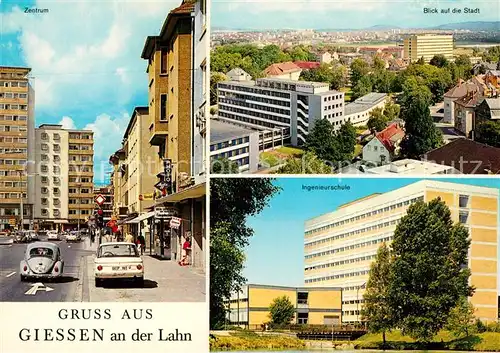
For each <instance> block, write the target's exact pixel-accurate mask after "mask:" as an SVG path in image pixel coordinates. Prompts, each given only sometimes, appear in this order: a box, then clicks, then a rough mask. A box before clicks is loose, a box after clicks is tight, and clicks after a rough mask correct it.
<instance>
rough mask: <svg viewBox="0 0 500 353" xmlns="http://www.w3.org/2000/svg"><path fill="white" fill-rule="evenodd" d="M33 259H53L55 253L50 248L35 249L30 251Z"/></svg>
mask: <svg viewBox="0 0 500 353" xmlns="http://www.w3.org/2000/svg"><path fill="white" fill-rule="evenodd" d="M32 257H48V258H50V259H52V258H53V257H54V251H53V250H52V249H49V248H33V249H31V250H30V258H32Z"/></svg>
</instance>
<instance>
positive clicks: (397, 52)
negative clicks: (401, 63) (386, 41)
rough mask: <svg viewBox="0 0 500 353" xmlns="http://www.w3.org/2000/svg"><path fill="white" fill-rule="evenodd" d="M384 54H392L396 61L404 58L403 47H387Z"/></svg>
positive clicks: (383, 50) (383, 51)
mask: <svg viewBox="0 0 500 353" xmlns="http://www.w3.org/2000/svg"><path fill="white" fill-rule="evenodd" d="M382 53H387V54H391V55H392V56H393V57H394V58H396V59H402V58H403V57H404V48H403V47H387V48H383V49H382Z"/></svg>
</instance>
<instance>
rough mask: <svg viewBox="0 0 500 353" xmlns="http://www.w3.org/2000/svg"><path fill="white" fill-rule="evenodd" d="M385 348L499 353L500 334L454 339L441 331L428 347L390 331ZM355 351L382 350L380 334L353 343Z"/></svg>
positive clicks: (399, 333) (451, 335)
mask: <svg viewBox="0 0 500 353" xmlns="http://www.w3.org/2000/svg"><path fill="white" fill-rule="evenodd" d="M386 341H387V348H389V349H397V350H406V349H416V350H421V349H438V350H441V349H446V350H470V351H489V352H500V333H499V332H484V333H478V334H475V335H471V336H469V337H462V338H456V337H455V336H453V334H452V333H451V332H448V331H441V332H439V333H438V334H437V335H436V337H434V340H433V342H431V343H429V344H428V345H424V344H423V343H419V342H415V340H413V339H412V338H410V337H407V336H403V335H402V334H401V332H400V331H392V332H388V333H387V334H386ZM354 343H355V348H356V349H380V348H382V334H372V333H369V334H366V335H364V336H362V337H360V338H358V339H357V340H356V341H355V342H354Z"/></svg>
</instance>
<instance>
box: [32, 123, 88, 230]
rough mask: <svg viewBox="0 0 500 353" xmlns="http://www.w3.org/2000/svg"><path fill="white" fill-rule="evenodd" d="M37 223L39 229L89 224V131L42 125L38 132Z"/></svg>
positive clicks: (36, 134) (36, 161)
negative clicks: (87, 222)
mask: <svg viewBox="0 0 500 353" xmlns="http://www.w3.org/2000/svg"><path fill="white" fill-rule="evenodd" d="M35 146H36V147H35V149H36V152H35V159H34V160H35V165H36V166H37V171H36V173H35V178H34V180H35V183H34V184H35V188H34V196H35V200H36V201H35V220H36V223H37V224H38V227H39V228H40V229H59V230H63V229H68V228H77V227H78V225H80V226H83V225H85V224H86V221H87V219H88V217H89V216H90V215H91V214H92V212H93V209H94V194H93V187H94V171H93V167H94V138H93V132H92V131H90V130H67V129H63V127H62V126H61V125H52V124H43V125H40V126H39V127H38V128H37V129H36V132H35Z"/></svg>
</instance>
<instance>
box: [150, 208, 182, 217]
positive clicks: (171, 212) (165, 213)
mask: <svg viewBox="0 0 500 353" xmlns="http://www.w3.org/2000/svg"><path fill="white" fill-rule="evenodd" d="M176 214H177V212H176V210H175V209H172V208H171V207H155V218H160V219H161V218H163V219H165V218H170V217H174V216H175V215H176Z"/></svg>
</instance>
